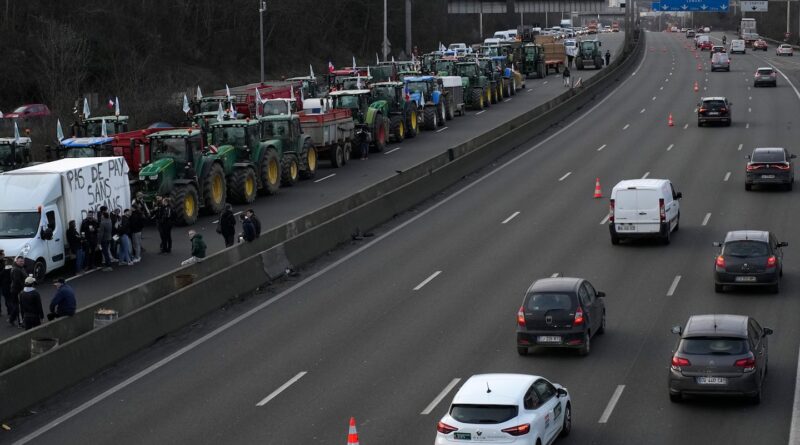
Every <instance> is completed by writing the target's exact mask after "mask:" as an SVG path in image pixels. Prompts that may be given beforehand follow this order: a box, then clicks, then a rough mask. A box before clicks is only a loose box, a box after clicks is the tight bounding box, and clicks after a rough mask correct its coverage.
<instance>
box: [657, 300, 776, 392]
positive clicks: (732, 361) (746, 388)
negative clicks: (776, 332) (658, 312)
mask: <svg viewBox="0 0 800 445" xmlns="http://www.w3.org/2000/svg"><path fill="white" fill-rule="evenodd" d="M672 332H673V333H674V334H680V336H681V339H680V340H679V341H678V345H677V347H676V349H675V351H673V356H672V363H671V366H670V370H669V399H670V400H671V401H673V402H680V401H681V400H683V396H684V395H719V396H744V397H748V398H750V399H751V400H752V401H753V402H754V403H759V402H761V391H762V387H763V384H764V377H765V376H766V374H767V361H768V343H767V336H768V335H771V334H772V329H770V328H762V327H761V325H760V324H759V323H758V322H757V321H756V320H755V319H753V318H751V317H748V316H745V315H724V314H714V315H693V316H691V317H689V321H688V322H687V323H686V327H685V328H682V327H681V326H675V327H673V328H672Z"/></svg>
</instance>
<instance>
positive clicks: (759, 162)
mask: <svg viewBox="0 0 800 445" xmlns="http://www.w3.org/2000/svg"><path fill="white" fill-rule="evenodd" d="M796 157H797V156H796V155H793V154H791V153H789V152H787V151H786V149H785V148H780V147H776V148H756V149H755V150H753V154H752V155H748V156H746V157H745V158H746V159H747V160H748V162H747V171H746V172H745V179H744V189H745V190H751V189H752V188H753V185H771V184H779V185H782V186H784V187H786V188H787V189H788V190H791V189H792V187H793V186H794V162H793V161H792V159H794V158H796Z"/></svg>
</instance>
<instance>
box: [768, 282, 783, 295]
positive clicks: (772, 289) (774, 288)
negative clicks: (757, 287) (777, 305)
mask: <svg viewBox="0 0 800 445" xmlns="http://www.w3.org/2000/svg"><path fill="white" fill-rule="evenodd" d="M769 291H770V292H772V293H773V294H777V293H780V291H781V280H780V279H778V282H777V283H775V284H773V285H772V286H770V288H769Z"/></svg>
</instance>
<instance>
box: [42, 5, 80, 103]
mask: <svg viewBox="0 0 800 445" xmlns="http://www.w3.org/2000/svg"><path fill="white" fill-rule="evenodd" d="M41 30H42V32H41V34H40V36H39V38H38V41H37V46H38V48H37V50H36V59H37V61H38V64H39V67H38V68H39V69H38V70H33V72H35V73H36V83H37V84H38V87H39V91H40V93H41V94H42V96H43V98H44V100H45V102H46V103H49V104H50V107H51V108H53V109H54V110H58V111H59V112H61V113H63V112H64V111H66V110H67V109H68V108H69V106H70V104H71V102H72V100H73V99H74V98H75V97H76V95H78V94H80V89H81V87H82V86H83V83H84V81H85V80H86V78H87V75H88V68H87V63H88V62H87V61H88V58H89V46H88V44H87V41H86V38H85V37H83V36H82V35H80V34H78V33H77V32H75V30H73V29H72V28H71V27H70V26H69V25H67V24H65V23H59V22H57V21H54V20H46V21H44V23H43V26H42V29H41Z"/></svg>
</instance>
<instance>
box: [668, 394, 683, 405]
mask: <svg viewBox="0 0 800 445" xmlns="http://www.w3.org/2000/svg"><path fill="white" fill-rule="evenodd" d="M669 401H670V402H672V403H681V402H682V401H683V395H682V394H681V393H677V394H673V393H669Z"/></svg>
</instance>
